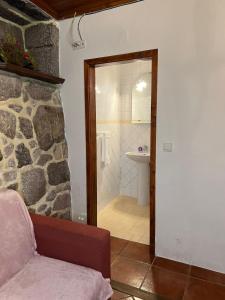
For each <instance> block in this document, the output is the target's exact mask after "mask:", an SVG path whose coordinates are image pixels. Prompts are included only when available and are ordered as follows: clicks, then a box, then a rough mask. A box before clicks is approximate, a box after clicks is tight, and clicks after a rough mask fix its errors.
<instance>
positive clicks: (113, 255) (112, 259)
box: [111, 253, 118, 264]
mask: <svg viewBox="0 0 225 300" xmlns="http://www.w3.org/2000/svg"><path fill="white" fill-rule="evenodd" d="M117 256H118V254H115V253H111V264H112V263H113V262H114V260H115V259H116V257H117Z"/></svg>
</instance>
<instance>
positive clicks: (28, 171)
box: [0, 21, 71, 219]
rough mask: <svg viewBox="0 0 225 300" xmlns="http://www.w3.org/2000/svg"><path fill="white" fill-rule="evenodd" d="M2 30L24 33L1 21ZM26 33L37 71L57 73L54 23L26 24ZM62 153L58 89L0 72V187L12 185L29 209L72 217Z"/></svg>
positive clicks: (64, 153)
mask: <svg viewBox="0 0 225 300" xmlns="http://www.w3.org/2000/svg"><path fill="white" fill-rule="evenodd" d="M6 32H10V33H11V34H13V35H14V36H16V37H17V38H19V39H20V40H21V39H22V38H23V35H22V31H21V30H20V28H19V27H18V26H16V27H15V26H13V25H11V24H7V23H5V22H2V21H0V37H1V36H4V34H5V33H6ZM25 37H26V41H27V42H26V43H25V44H26V46H27V47H28V48H29V49H31V50H32V51H33V52H34V53H36V54H35V55H36V59H39V60H40V65H39V68H40V70H42V71H45V72H48V73H50V74H54V75H57V74H58V29H57V28H56V27H55V25H53V24H35V25H34V26H29V27H28V28H27V29H26V30H25ZM38 40H39V42H38ZM50 48H51V49H53V50H52V52H51V53H50V54H49V55H50V56H51V59H50V58H49V57H50V56H47V52H48V51H49V50H50ZM45 50H46V51H45ZM54 51H55V52H54ZM47 62H48V63H47ZM67 158H68V148H67V143H66V139H65V132H64V116H63V109H62V104H61V100H60V91H59V88H58V87H57V86H54V85H51V84H45V83H43V82H41V81H37V80H32V79H28V78H21V77H19V76H16V75H13V74H10V73H6V72H3V71H2V72H0V187H6V188H10V189H15V190H17V191H18V192H19V193H20V194H21V195H22V197H23V198H24V201H25V203H26V205H27V206H28V208H29V210H30V211H31V212H35V213H38V214H43V215H47V216H53V217H59V218H64V219H71V198H70V173H69V168H68V163H67Z"/></svg>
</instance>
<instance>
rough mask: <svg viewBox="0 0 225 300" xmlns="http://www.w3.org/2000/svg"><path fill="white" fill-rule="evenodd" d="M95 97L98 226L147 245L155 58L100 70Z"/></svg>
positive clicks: (123, 237) (120, 236)
mask: <svg viewBox="0 0 225 300" xmlns="http://www.w3.org/2000/svg"><path fill="white" fill-rule="evenodd" d="M95 97H96V139H97V210H98V215H97V220H98V226H99V227H102V228H105V229H108V230H109V231H110V232H111V235H112V236H114V237H117V238H122V239H126V240H130V241H134V242H139V243H142V244H147V245H148V244H149V240H150V219H149V218H150V208H149V160H150V154H149V153H150V123H151V120H150V115H151V112H150V111H151V60H132V61H129V62H123V63H116V64H108V65H107V64H105V65H101V66H99V67H98V68H96V86H95Z"/></svg>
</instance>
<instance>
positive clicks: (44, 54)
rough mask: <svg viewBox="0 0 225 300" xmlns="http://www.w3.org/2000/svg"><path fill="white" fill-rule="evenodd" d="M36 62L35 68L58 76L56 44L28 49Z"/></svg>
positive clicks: (57, 49)
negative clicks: (54, 45)
mask: <svg viewBox="0 0 225 300" xmlns="http://www.w3.org/2000/svg"><path fill="white" fill-rule="evenodd" d="M30 52H31V54H32V55H33V57H34V59H35V61H36V63H37V68H36V69H37V70H38V71H40V72H44V73H47V74H51V75H54V76H59V48H58V46H56V47H52V46H48V47H41V48H32V49H30Z"/></svg>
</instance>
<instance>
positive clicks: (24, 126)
mask: <svg viewBox="0 0 225 300" xmlns="http://www.w3.org/2000/svg"><path fill="white" fill-rule="evenodd" d="M19 123H20V130H21V132H22V133H23V135H24V136H25V138H26V139H31V138H32V137H33V125H32V123H31V121H30V120H29V119H26V118H22V117H19Z"/></svg>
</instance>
